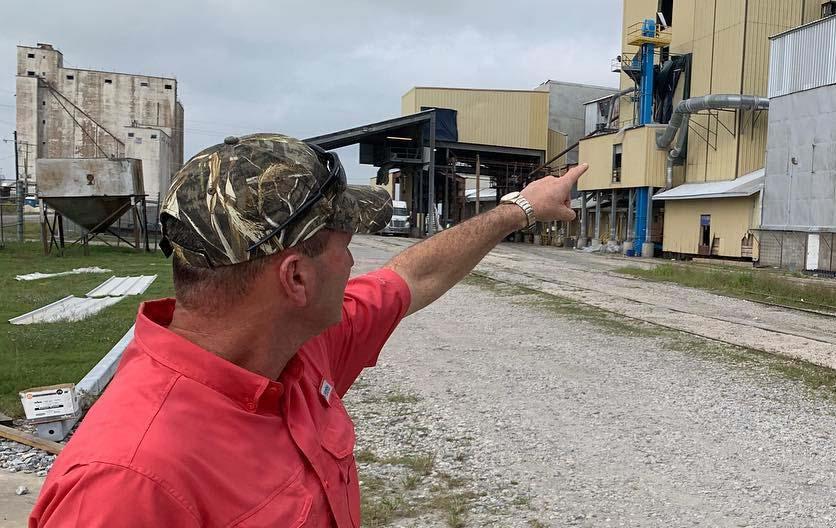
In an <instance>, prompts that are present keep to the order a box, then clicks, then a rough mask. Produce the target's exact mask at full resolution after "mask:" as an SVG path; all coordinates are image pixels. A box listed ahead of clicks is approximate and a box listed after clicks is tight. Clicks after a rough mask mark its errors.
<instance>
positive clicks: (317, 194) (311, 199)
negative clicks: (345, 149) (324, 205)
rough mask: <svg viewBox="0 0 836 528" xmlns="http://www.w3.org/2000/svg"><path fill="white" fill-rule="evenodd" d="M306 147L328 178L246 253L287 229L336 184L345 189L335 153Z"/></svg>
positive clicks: (344, 181)
mask: <svg viewBox="0 0 836 528" xmlns="http://www.w3.org/2000/svg"><path fill="white" fill-rule="evenodd" d="M305 144H306V145H307V146H309V147H310V148H311V150H313V151H314V153H315V154H316V156H317V158H319V161H320V162H321V163H322V164H323V165H324V166H325V168H326V169H327V170H328V178H327V179H326V180H325V181H324V182H322V184H321V185H320V186H319V188H318V189H317V190H316V191H314V193H313V194H311V195H310V196H308V199H307V200H305V201H304V202H303V203H302V205H300V206H299V207H297V208H296V210H295V211H293V212H292V213H291V214H290V216H288V217H287V218H286V219H285V221H284V222H282V223H281V224H279V225H277V226H276V227H274V228H273V229H272V230H271V231H270V232H269V233H267V234H265V235H264V236H263V237H261V238H260V239H258V240H257V241H256V242H255V243H253V244H252V245H251V246H250V247H248V248H247V251H253V250H255V249H257V248H258V247H259V246H260V245H262V244H264V243H265V242H267V241H268V240H270V239H271V238H273V237H274V236H276V235H278V234H279V233H281V232H282V231H284V230H285V229H287V228H288V227H289V226H290V225H292V224H293V222H295V221H296V220H297V219H298V218H300V217H302V216H304V215H305V213H307V212H308V211H310V209H311V208H312V207H313V206H314V205H316V204H317V203H318V202H319V201H320V200H322V199H323V198H324V197H325V194H326V193H327V192H328V190H329V189H331V187H333V186H334V185H335V184H337V183H341V184H342V187H343V188H345V187H346V185H347V182H346V177H345V169H344V168H343V164H342V163H340V157H339V156H338V155H337V153H336V152H331V151H327V150H325V149H323V148H322V147H320V146H319V145H314V144H312V143H305Z"/></svg>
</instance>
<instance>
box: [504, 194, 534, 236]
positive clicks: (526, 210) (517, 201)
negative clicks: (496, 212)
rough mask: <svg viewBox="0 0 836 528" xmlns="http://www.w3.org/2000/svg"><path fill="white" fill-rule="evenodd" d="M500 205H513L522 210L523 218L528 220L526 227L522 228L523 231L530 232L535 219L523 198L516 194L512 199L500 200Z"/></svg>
mask: <svg viewBox="0 0 836 528" xmlns="http://www.w3.org/2000/svg"><path fill="white" fill-rule="evenodd" d="M501 203H508V204H514V205H516V206H518V207H519V208H520V209H522V210H523V212H524V213H525V217H526V219H527V220H528V225H527V226H526V227H525V228H524V230H530V229H531V228H533V227H534V225H535V224H536V223H537V217H536V216H535V215H534V208H533V207H532V206H531V203H530V202H529V201H528V200H526V199H525V197H524V196H522V195H520V194H517V196H514V197H513V198H510V199H504V200H502V202H501Z"/></svg>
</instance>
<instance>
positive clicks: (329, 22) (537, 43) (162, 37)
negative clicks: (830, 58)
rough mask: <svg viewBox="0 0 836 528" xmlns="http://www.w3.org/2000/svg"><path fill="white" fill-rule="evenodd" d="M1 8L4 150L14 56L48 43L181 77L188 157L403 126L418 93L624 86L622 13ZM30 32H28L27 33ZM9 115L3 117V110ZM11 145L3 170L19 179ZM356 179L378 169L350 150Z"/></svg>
mask: <svg viewBox="0 0 836 528" xmlns="http://www.w3.org/2000/svg"><path fill="white" fill-rule="evenodd" d="M30 9H31V8H30V6H28V5H27V4H25V3H22V2H17V3H12V4H10V5H9V6H6V12H5V15H4V17H3V22H0V49H2V50H5V51H3V53H2V54H0V71H3V72H6V73H5V75H4V76H3V77H2V79H1V80H0V130H2V131H3V132H0V137H2V138H5V137H7V136H10V134H11V132H10V130H11V127H12V124H13V123H14V108H13V105H14V97H13V93H14V72H15V64H14V60H15V56H14V52H13V49H14V46H15V45H17V44H26V45H33V44H35V43H36V42H49V43H52V44H53V45H55V46H56V47H57V48H58V49H60V50H61V51H62V52H63V53H64V60H65V64H67V65H68V66H73V67H83V68H91V69H104V70H115V71H126V72H136V73H140V72H141V73H146V74H151V75H174V76H176V77H177V79H178V86H179V90H180V93H179V95H180V97H181V100H182V101H183V105H184V107H185V115H186V157H187V158H188V157H189V156H190V155H192V154H194V153H195V152H197V151H199V150H200V149H202V148H203V147H205V146H207V145H210V144H213V143H216V142H219V141H221V140H222V139H223V137H224V136H226V135H230V134H244V133H248V132H254V131H276V132H284V133H288V134H291V135H296V136H298V137H307V136H312V135H318V134H323V133H327V132H331V131H335V130H339V129H342V128H348V127H352V126H356V125H360V124H363V123H369V122H373V121H377V120H381V119H386V118H389V117H393V116H397V115H399V114H400V101H401V96H402V95H403V94H404V93H405V92H406V91H407V90H409V88H411V87H412V86H455V87H478V88H517V89H530V88H533V87H535V86H537V85H538V84H540V83H541V82H543V81H545V80H547V79H557V80H564V81H571V82H582V83H592V84H603V85H611V86H612V85H615V84H616V83H617V77H616V76H615V75H614V74H611V73H610V72H609V59H610V58H611V57H613V56H615V55H616V54H617V53H618V51H619V50H618V46H619V36H620V24H621V22H620V21H621V2H615V1H613V0H586V1H584V2H571V1H554V0H541V1H533V0H521V1H516V2H513V3H508V2H494V1H484V0H483V1H476V0H461V1H458V2H449V1H442V0H425V1H422V2H420V3H415V2H414V1H403V0H392V1H382V0H381V1H376V0H366V1H361V0H358V1H352V2H334V1H325V0H311V1H307V2H303V1H267V0H264V1H237V2H229V1H228V0H225V1H220V0H211V1H206V2H197V1H176V2H172V1H168V2H159V1H146V2H142V3H132V4H127V3H122V2H109V3H103V2H92V1H89V0H85V1H81V0H80V1H76V2H62V3H58V2H55V3H48V4H46V6H45V8H44V12H41V13H39V16H38V18H37V19H34V18H32V16H31V13H30V12H29V11H30ZM27 21H29V22H27ZM2 105H6V106H2ZM12 153H13V151H12V150H11V147H9V146H8V145H4V144H0V167H2V168H3V169H4V171H5V173H6V175H7V177H9V176H11V175H12V174H13V170H14V169H13V167H14V165H13V159H8V158H7V159H3V157H4V156H7V155H8V154H12ZM341 157H342V159H343V160H344V161H345V163H346V166H347V168H348V170H349V173H350V174H351V175H352V176H351V177H352V179H354V180H355V181H368V180H367V178H368V177H369V176H371V175H373V174H374V172H375V171H374V169H373V168H370V167H362V166H360V165H358V164H357V152H356V148H349V149H343V151H341Z"/></svg>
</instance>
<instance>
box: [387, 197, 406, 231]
mask: <svg viewBox="0 0 836 528" xmlns="http://www.w3.org/2000/svg"><path fill="white" fill-rule="evenodd" d="M410 227H412V225H411V224H410V223H409V209H407V208H406V202H403V201H401V200H392V219H391V220H389V224H388V225H387V226H386V227H384V228H383V232H382V234H384V235H402V236H408V235H409V228H410Z"/></svg>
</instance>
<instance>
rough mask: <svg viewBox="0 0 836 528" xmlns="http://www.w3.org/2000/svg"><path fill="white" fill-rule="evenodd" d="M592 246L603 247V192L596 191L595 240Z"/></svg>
mask: <svg viewBox="0 0 836 528" xmlns="http://www.w3.org/2000/svg"><path fill="white" fill-rule="evenodd" d="M592 245H593V246H600V245H601V191H595V239H594V240H593V241H592Z"/></svg>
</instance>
